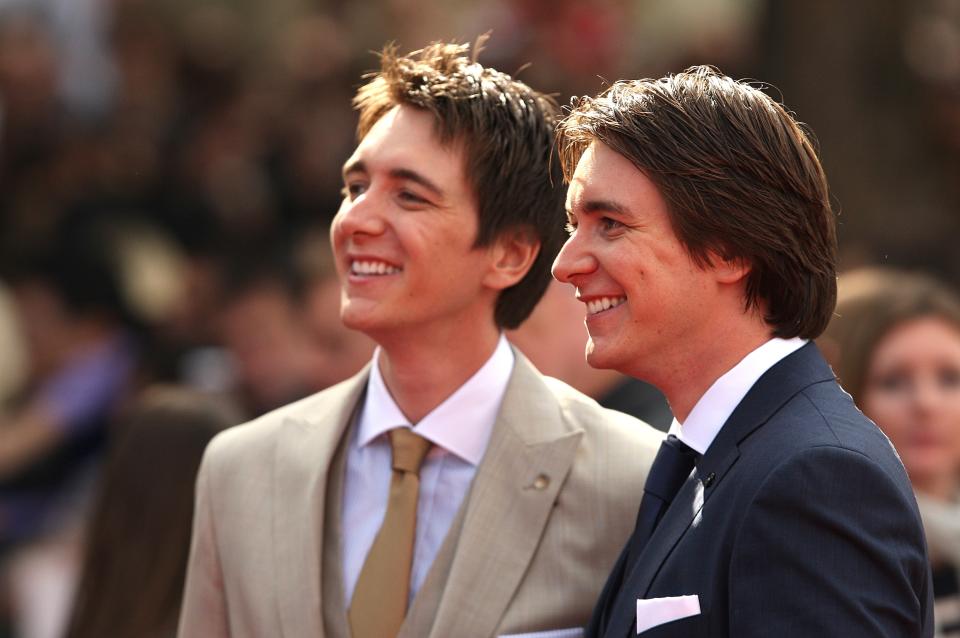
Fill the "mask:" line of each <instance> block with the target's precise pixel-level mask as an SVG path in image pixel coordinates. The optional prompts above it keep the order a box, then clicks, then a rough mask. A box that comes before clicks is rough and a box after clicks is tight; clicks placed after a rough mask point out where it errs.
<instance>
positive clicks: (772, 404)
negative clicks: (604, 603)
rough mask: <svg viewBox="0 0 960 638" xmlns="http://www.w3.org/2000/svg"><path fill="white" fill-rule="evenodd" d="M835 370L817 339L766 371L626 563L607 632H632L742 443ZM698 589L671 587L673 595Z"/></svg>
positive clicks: (825, 379) (831, 375) (620, 633)
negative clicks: (639, 609)
mask: <svg viewBox="0 0 960 638" xmlns="http://www.w3.org/2000/svg"><path fill="white" fill-rule="evenodd" d="M833 379H834V375H833V371H832V370H831V369H830V367H829V366H828V365H827V363H826V362H825V361H824V360H823V357H822V356H821V355H820V351H819V350H818V349H817V347H816V346H815V345H814V344H813V343H808V344H807V345H805V346H803V347H802V348H800V349H799V350H797V351H796V352H794V353H792V354H790V355H789V356H787V357H785V358H784V359H783V360H782V361H780V362H778V363H777V364H776V365H774V366H773V367H772V368H770V369H769V370H767V372H766V373H764V374H763V376H761V377H760V379H758V380H757V382H756V383H755V384H754V386H753V387H752V388H751V389H750V391H749V392H748V393H747V395H746V396H745V397H744V398H743V401H741V402H740V404H739V405H738V406H737V408H736V409H735V410H734V411H733V414H731V415H730V418H729V419H727V421H726V423H724V425H723V427H722V428H721V430H720V433H719V434H718V435H717V438H716V439H714V441H713V443H712V444H711V445H710V447H709V448H708V449H707V452H706V454H704V455H703V457H702V458H701V459H700V460H699V461H698V462H697V467H696V469H695V470H694V472H693V473H692V474H691V476H690V478H689V479H688V480H687V482H686V483H685V484H684V486H683V487H682V488H681V489H680V492H679V493H678V494H677V496H676V497H675V498H674V499H673V503H672V504H671V505H670V509H668V510H667V512H666V514H665V515H664V517H663V520H662V521H661V522H660V525H658V526H657V529H656V530H655V531H654V533H653V536H651V537H650V541H649V542H648V543H647V546H646V547H645V548H644V550H643V552H642V553H641V555H640V557H639V559H638V560H637V563H636V564H635V565H633V566H628V567H627V576H626V578H625V580H624V582H623V586H622V587H621V590H620V593H619V595H618V596H617V600H616V602H615V603H614V607H613V609H614V613H613V616H612V618H611V623H610V627H609V631H608V632H607V634H606V635H610V636H621V635H628V634H629V635H633V633H634V632H633V631H631V626H632V625H633V624H634V622H635V620H636V613H635V610H636V599H637V598H642V597H644V596H646V595H647V592H648V591H649V589H650V585H651V584H652V582H653V580H654V578H655V577H656V575H657V573H658V572H659V571H660V568H661V566H662V565H663V563H664V562H665V561H666V560H667V558H668V557H669V556H670V553H671V552H672V551H673V548H674V547H675V546H676V545H677V543H678V542H679V541H680V539H681V537H682V536H683V534H684V533H685V532H686V531H687V529H689V527H690V525H691V524H692V523H693V521H694V520H695V519H696V517H697V516H698V515H699V514H700V511H701V510H702V508H703V506H704V504H705V503H706V502H707V501H708V500H709V499H710V495H711V494H712V493H713V492H714V491H715V490H716V487H717V485H719V484H720V482H721V481H722V480H723V478H724V476H725V475H726V474H727V473H728V472H729V470H730V469H731V468H732V467H733V466H734V464H735V463H736V461H737V459H738V458H739V456H740V452H739V449H738V446H739V443H740V442H741V441H743V440H744V439H745V438H747V437H748V436H750V434H752V433H753V432H754V431H755V430H756V429H757V428H759V427H760V426H762V425H763V424H764V423H765V422H766V421H767V420H768V419H769V418H770V417H771V416H772V415H773V414H774V413H775V412H776V411H777V410H779V409H780V407H781V406H783V404H784V403H786V402H787V401H788V400H789V399H790V398H791V397H793V396H794V395H796V394H797V393H798V392H800V391H801V390H803V389H804V388H806V387H808V386H810V385H811V384H813V383H819V382H822V381H832V380H833ZM691 593H696V592H671V593H670V594H669V595H681V594H691Z"/></svg>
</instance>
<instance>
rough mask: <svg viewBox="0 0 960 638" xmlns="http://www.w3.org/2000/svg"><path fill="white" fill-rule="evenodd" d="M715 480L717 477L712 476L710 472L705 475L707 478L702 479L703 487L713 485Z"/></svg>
mask: <svg viewBox="0 0 960 638" xmlns="http://www.w3.org/2000/svg"><path fill="white" fill-rule="evenodd" d="M716 479H717V475H716V474H714V473H713V472H710V473H709V474H707V478H705V479H703V486H704V487H710V486H711V485H713V482H714V481H715V480H716Z"/></svg>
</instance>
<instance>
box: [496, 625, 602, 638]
mask: <svg viewBox="0 0 960 638" xmlns="http://www.w3.org/2000/svg"><path fill="white" fill-rule="evenodd" d="M498 638H583V627H572V628H570V629H551V630H550V631H535V632H533V633H532V634H500V636H499V637H498Z"/></svg>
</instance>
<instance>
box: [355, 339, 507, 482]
mask: <svg viewBox="0 0 960 638" xmlns="http://www.w3.org/2000/svg"><path fill="white" fill-rule="evenodd" d="M379 360H380V348H377V350H376V351H375V352H374V353H373V363H372V364H371V366H370V378H369V380H368V381H367V394H366V398H365V399H364V403H363V410H362V412H361V414H360V423H359V431H358V438H357V443H358V445H359V446H360V447H363V446H365V445H368V444H369V443H370V442H372V441H373V440H374V439H376V438H377V437H378V436H380V435H382V434H384V433H385V432H387V431H388V430H392V429H393V428H396V427H408V428H411V429H412V430H413V431H414V432H416V433H417V434H419V435H420V436H422V437H424V438H426V439H429V440H430V441H431V442H432V443H433V444H434V445H437V446H439V447H441V448H444V449H445V450H448V451H450V452H452V453H453V454H456V455H457V456H458V457H460V458H462V459H463V460H465V461H467V462H468V463H470V464H471V465H474V466H476V465H478V464H479V463H480V459H482V458H483V453H484V452H485V451H486V449H487V442H488V441H489V440H490V433H491V432H492V431H493V424H494V422H495V421H496V418H497V413H498V412H499V411H500V403H501V402H502V400H503V395H504V393H505V392H506V390H507V384H508V383H509V381H510V374H511V372H512V371H513V363H514V356H513V350H511V349H510V344H509V343H508V342H507V339H506V337H504V336H503V335H502V334H501V335H500V339H499V341H498V342H497V347H496V348H495V349H494V351H493V354H492V355H491V356H490V358H489V359H487V361H486V363H484V364H483V366H481V368H480V369H479V370H477V372H476V373H474V375H473V376H472V377H470V378H469V379H468V380H467V382H466V383H464V384H463V385H462V386H460V387H459V388H457V390H456V391H455V392H454V393H453V394H451V395H450V396H449V397H447V398H446V399H445V400H444V401H443V402H442V403H441V404H440V405H438V406H437V407H435V408H434V409H433V410H432V411H431V412H430V413H429V414H427V415H426V416H425V417H423V419H421V420H420V422H419V423H417V424H416V425H412V424H411V423H410V421H409V420H408V419H407V417H405V416H404V415H403V412H401V411H400V408H399V407H397V403H396V401H394V400H393V397H392V396H391V395H390V391H389V390H388V389H387V385H386V383H384V381H383V376H382V375H381V374H380V366H379Z"/></svg>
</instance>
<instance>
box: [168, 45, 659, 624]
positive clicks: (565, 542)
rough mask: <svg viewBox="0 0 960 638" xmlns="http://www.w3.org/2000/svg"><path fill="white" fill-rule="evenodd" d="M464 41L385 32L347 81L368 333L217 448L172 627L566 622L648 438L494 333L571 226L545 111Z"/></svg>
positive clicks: (352, 264)
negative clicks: (376, 60)
mask: <svg viewBox="0 0 960 638" xmlns="http://www.w3.org/2000/svg"><path fill="white" fill-rule="evenodd" d="M467 52H468V47H466V46H459V45H449V44H434V45H431V46H430V47H427V48H426V49H424V50H422V51H419V52H417V53H415V54H411V56H408V57H399V56H398V55H397V54H396V51H395V50H394V49H392V48H388V49H386V50H385V51H384V52H383V54H382V56H381V64H382V68H381V70H380V72H379V73H378V74H376V75H375V76H373V77H372V79H371V80H370V81H369V82H368V83H367V84H366V85H365V86H364V87H362V88H361V89H360V90H359V92H358V94H357V97H356V98H355V100H354V103H355V106H356V108H357V109H358V111H359V113H360V122H359V127H358V138H359V140H360V142H359V145H358V147H357V149H356V151H355V152H354V154H353V156H352V157H351V158H350V159H349V160H348V161H347V162H346V164H345V166H344V185H345V187H344V200H343V203H342V205H341V207H340V211H339V212H338V214H337V217H336V219H335V220H334V224H333V227H332V229H331V239H332V243H333V248H334V253H335V256H336V261H337V269H338V272H339V275H340V278H341V282H342V284H343V294H342V304H341V316H342V318H343V320H344V322H345V323H346V325H347V326H349V327H351V328H353V329H356V330H360V331H362V332H364V333H366V334H367V335H370V336H371V337H372V338H373V339H374V340H375V341H376V342H377V343H378V344H379V348H378V349H377V351H376V353H375V354H374V357H373V361H372V362H371V364H370V365H369V366H367V368H365V369H364V370H363V371H361V372H360V373H359V374H358V375H357V376H355V377H353V378H352V379H349V380H347V381H345V382H344V383H341V384H339V385H337V386H334V387H332V388H330V389H328V390H326V391H324V392H321V393H319V394H316V395H314V396H312V397H309V398H306V399H303V400H302V401H299V402H297V403H294V404H292V405H289V406H286V407H284V408H281V409H279V410H276V411H274V412H272V413H270V414H267V415H265V416H263V417H261V418H259V419H257V420H255V421H253V422H251V423H248V424H246V425H243V426H240V427H236V428H232V429H231V430H228V431H227V432H225V433H223V434H222V435H221V436H219V437H217V439H216V440H215V441H214V442H213V443H212V444H211V445H210V447H209V449H208V450H207V454H206V457H205V459H204V462H203V466H202V469H201V472H200V477H199V479H198V486H197V503H196V515H195V522H194V534H193V544H192V549H191V557H190V565H189V569H188V575H187V583H186V590H185V593H184V603H183V612H182V616H181V623H180V636H181V638H218V637H222V636H233V637H274V636H278V637H279V636H282V637H284V638H297V637H299V636H310V637H318V636H330V637H344V638H347V637H350V636H352V638H392V636H404V637H411V638H413V637H425V636H431V637H434V638H441V637H443V638H446V637H457V638H469V637H474V636H475V637H477V638H481V637H482V638H488V637H491V636H500V635H511V636H517V635H523V636H531V637H537V638H548V637H549V638H571V637H573V636H579V635H581V633H582V629H581V628H582V627H583V625H584V624H585V623H586V621H587V619H588V618H589V615H590V610H591V608H592V606H593V603H594V601H595V599H596V597H597V595H598V594H599V592H600V589H601V586H602V585H603V581H604V578H605V577H606V574H607V572H608V571H609V569H610V567H611V566H612V564H613V562H614V560H615V559H616V555H617V552H618V551H619V548H620V547H621V546H622V544H623V542H624V541H625V540H626V538H627V536H628V535H629V533H630V530H631V529H632V528H633V524H634V516H635V514H636V510H637V504H638V502H639V500H640V496H641V493H642V488H643V484H644V480H645V475H646V471H647V468H648V467H649V465H650V463H651V462H652V460H653V455H654V453H655V451H656V448H657V446H658V445H659V439H660V436H661V435H660V434H658V433H657V432H656V431H655V430H653V429H652V428H650V427H649V426H647V425H646V424H644V423H642V422H639V421H636V420H635V419H632V418H631V417H628V416H626V415H623V414H620V413H616V412H612V411H609V410H604V409H603V408H601V407H599V406H598V405H597V404H596V403H594V402H593V401H592V400H591V399H589V398H587V397H585V396H583V395H581V394H579V393H577V392H576V391H574V390H573V389H571V388H569V387H567V386H565V385H564V384H562V383H560V382H558V381H555V380H553V379H549V378H546V377H543V376H541V375H540V374H539V373H538V372H537V371H536V370H535V369H534V368H533V366H532V365H531V364H530V363H529V362H528V361H527V360H526V359H525V358H524V357H523V355H522V354H520V352H518V351H516V350H515V349H513V348H512V347H511V346H510V345H509V344H508V343H507V341H506V339H505V338H504V336H503V334H502V330H503V329H505V328H512V327H516V326H517V325H518V324H519V323H521V322H522V321H523V320H524V319H525V318H526V316H527V315H528V314H529V313H530V311H531V310H532V309H533V307H534V306H535V305H536V302H537V301H538V300H539V298H540V296H541V295H542V294H543V291H544V289H545V287H546V285H547V283H548V280H549V269H550V264H551V262H552V260H553V257H554V256H555V255H556V252H557V250H558V249H559V246H560V244H561V243H562V241H563V235H564V233H563V212H562V211H563V209H562V202H563V190H562V187H561V180H560V179H559V176H558V175H557V174H556V171H557V167H558V164H557V162H555V161H554V162H551V155H552V153H553V129H554V124H555V121H556V117H557V108H556V105H555V103H554V102H553V101H552V100H551V99H549V98H547V97H546V96H544V95H542V94H540V93H537V92H535V91H533V90H532V89H530V88H529V87H527V86H526V85H525V84H523V83H521V82H518V81H516V80H513V79H512V78H511V77H510V76H507V75H505V74H502V73H500V72H498V71H496V70H493V69H490V68H485V67H482V66H481V65H479V64H477V63H476V62H474V61H472V60H471V59H470V58H468V57H467ZM474 55H476V51H475V52H474Z"/></svg>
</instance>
